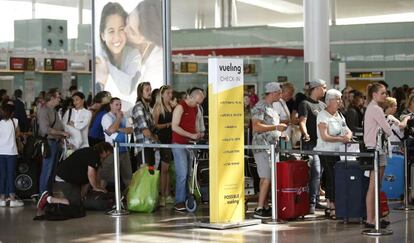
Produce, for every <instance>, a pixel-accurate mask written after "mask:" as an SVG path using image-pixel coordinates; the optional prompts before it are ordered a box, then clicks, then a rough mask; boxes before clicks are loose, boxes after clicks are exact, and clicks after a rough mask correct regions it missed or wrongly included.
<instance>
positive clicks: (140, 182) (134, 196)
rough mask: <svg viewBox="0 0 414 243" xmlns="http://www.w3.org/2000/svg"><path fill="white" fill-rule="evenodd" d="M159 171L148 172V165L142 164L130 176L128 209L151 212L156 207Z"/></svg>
mask: <svg viewBox="0 0 414 243" xmlns="http://www.w3.org/2000/svg"><path fill="white" fill-rule="evenodd" d="M159 179H160V172H159V171H158V170H154V174H150V172H149V170H148V166H143V167H141V168H140V169H139V170H137V171H136V172H135V173H134V175H133V176H132V180H131V184H130V185H129V189H128V195H127V198H128V200H127V205H128V210H130V211H134V212H144V213H151V212H152V211H154V210H155V208H157V203H158V187H159V185H158V184H159Z"/></svg>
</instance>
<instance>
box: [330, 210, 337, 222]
mask: <svg viewBox="0 0 414 243" xmlns="http://www.w3.org/2000/svg"><path fill="white" fill-rule="evenodd" d="M329 218H330V219H332V220H336V212H335V209H334V208H331V213H330V215H329Z"/></svg>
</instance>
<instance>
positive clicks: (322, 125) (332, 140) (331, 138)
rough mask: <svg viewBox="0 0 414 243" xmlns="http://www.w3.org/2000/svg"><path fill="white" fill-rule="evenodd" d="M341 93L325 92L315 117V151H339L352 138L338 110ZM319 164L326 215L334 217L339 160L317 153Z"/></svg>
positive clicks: (336, 157)
mask: <svg viewBox="0 0 414 243" xmlns="http://www.w3.org/2000/svg"><path fill="white" fill-rule="evenodd" d="M341 96H342V93H341V92H340V91H339V90H336V89H330V90H328V91H327V92H326V96H325V103H326V105H327V107H326V109H325V110H322V111H321V112H319V114H318V116H317V118H316V124H317V134H318V140H317V144H316V147H315V150H316V151H330V152H334V151H340V149H341V146H343V144H345V143H348V142H349V141H350V140H351V138H352V132H351V130H350V129H349V128H348V126H347V125H346V121H345V118H344V117H343V116H342V114H341V113H339V112H338V110H339V108H340V107H341V103H342V99H341ZM319 158H320V160H321V165H322V166H323V169H324V172H325V176H326V190H325V192H326V194H325V197H326V199H327V200H328V209H327V210H326V211H325V212H326V214H327V216H328V215H329V216H330V218H332V219H335V171H334V166H335V163H336V162H337V161H339V160H340V157H339V156H326V155H319Z"/></svg>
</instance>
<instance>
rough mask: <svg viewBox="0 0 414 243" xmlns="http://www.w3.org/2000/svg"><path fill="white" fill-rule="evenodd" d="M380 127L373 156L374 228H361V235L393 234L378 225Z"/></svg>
mask: <svg viewBox="0 0 414 243" xmlns="http://www.w3.org/2000/svg"><path fill="white" fill-rule="evenodd" d="M381 137H382V129H381V128H380V129H378V133H377V146H376V149H375V156H374V180H375V189H374V190H375V199H374V200H375V229H367V230H363V231H362V234H363V235H368V236H382V235H391V234H393V232H392V230H389V229H381V227H380V216H379V212H380V208H379V207H380V204H379V200H380V198H379V194H380V185H379V183H380V181H379V178H380V170H379V161H380V158H379V151H380V150H381V146H382V139H381Z"/></svg>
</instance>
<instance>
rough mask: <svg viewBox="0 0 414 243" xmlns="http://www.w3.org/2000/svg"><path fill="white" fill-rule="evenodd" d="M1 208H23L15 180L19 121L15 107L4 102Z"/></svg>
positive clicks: (0, 140)
mask: <svg viewBox="0 0 414 243" xmlns="http://www.w3.org/2000/svg"><path fill="white" fill-rule="evenodd" d="M0 107H1V108H0V112H1V114H0V207H5V206H6V196H7V197H8V199H7V200H10V207H21V206H23V202H22V201H20V200H17V199H16V196H15V188H14V179H15V177H16V161H17V154H18V153H17V144H16V135H17V134H18V133H19V129H18V120H17V119H16V118H12V114H13V110H14V105H12V103H8V101H7V100H4V101H3V102H2V104H1V106H0Z"/></svg>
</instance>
